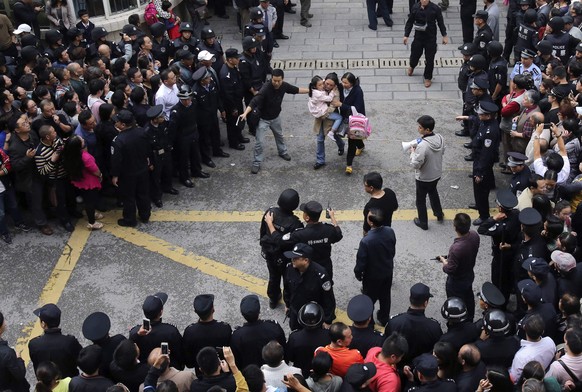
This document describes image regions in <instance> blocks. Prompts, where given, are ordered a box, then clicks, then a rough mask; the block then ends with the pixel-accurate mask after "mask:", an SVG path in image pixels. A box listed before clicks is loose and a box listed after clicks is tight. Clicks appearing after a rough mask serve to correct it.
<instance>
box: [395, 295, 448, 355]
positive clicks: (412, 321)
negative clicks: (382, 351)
mask: <svg viewBox="0 0 582 392" xmlns="http://www.w3.org/2000/svg"><path fill="white" fill-rule="evenodd" d="M432 296H433V295H432V294H431V293H430V288H429V287H428V286H427V285H425V284H423V283H416V284H415V285H413V286H412V287H411V288H410V306H409V308H408V310H407V311H406V312H405V313H400V314H398V315H396V316H394V317H392V318H391V319H390V321H388V324H386V328H385V330H384V335H385V336H389V335H390V334H391V333H392V332H400V333H401V334H402V335H404V337H405V338H406V341H407V342H408V353H407V354H406V355H405V356H404V358H403V359H402V363H403V364H410V363H412V359H413V358H416V357H417V356H419V355H420V354H422V353H427V352H431V351H432V349H433V347H434V344H435V343H436V342H438V341H439V339H440V338H441V336H442V334H443V331H442V330H441V326H440V324H439V322H438V321H436V320H435V319H433V318H428V317H426V316H425V314H424V313H425V310H426V307H427V306H428V302H429V299H430V297H432Z"/></svg>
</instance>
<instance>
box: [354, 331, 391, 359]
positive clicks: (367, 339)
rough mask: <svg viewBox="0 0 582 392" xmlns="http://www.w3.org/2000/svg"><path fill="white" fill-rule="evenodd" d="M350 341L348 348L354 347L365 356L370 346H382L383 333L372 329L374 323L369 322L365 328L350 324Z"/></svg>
mask: <svg viewBox="0 0 582 392" xmlns="http://www.w3.org/2000/svg"><path fill="white" fill-rule="evenodd" d="M350 328H351V329H352V342H351V343H350V348H352V349H356V350H358V351H359V352H360V354H362V357H364V358H366V355H367V354H368V350H369V349H371V348H372V347H382V344H383V343H384V335H382V334H381V333H380V332H378V331H376V330H375V329H374V323H373V322H371V323H370V324H369V325H368V326H367V327H366V328H358V327H356V326H353V325H352V326H351V327H350Z"/></svg>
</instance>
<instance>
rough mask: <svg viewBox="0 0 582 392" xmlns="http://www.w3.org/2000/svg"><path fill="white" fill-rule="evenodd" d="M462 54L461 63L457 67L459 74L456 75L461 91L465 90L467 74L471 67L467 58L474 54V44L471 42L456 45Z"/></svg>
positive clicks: (467, 79)
mask: <svg viewBox="0 0 582 392" xmlns="http://www.w3.org/2000/svg"><path fill="white" fill-rule="evenodd" d="M458 49H459V50H460V51H461V54H462V55H463V64H462V65H461V68H460V69H459V76H458V77H457V86H458V87H459V90H461V92H465V90H467V86H468V82H469V75H470V74H471V68H470V67H469V60H470V59H471V57H472V56H473V55H474V54H475V46H474V45H473V44H472V43H468V44H463V45H461V46H459V47H458Z"/></svg>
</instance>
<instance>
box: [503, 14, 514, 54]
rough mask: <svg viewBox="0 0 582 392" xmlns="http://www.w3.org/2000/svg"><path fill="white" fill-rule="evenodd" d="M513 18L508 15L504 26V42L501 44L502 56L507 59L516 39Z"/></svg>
mask: <svg viewBox="0 0 582 392" xmlns="http://www.w3.org/2000/svg"><path fill="white" fill-rule="evenodd" d="M516 27H517V26H516V25H515V18H514V17H508V18H507V25H506V26H505V42H504V45H503V58H504V59H505V60H507V61H509V57H510V56H511V52H512V51H513V46H514V45H515V42H516V40H517V33H516Z"/></svg>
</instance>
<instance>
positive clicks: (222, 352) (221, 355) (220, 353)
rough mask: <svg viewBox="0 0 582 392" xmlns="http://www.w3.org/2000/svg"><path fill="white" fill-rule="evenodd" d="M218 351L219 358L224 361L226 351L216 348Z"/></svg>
mask: <svg viewBox="0 0 582 392" xmlns="http://www.w3.org/2000/svg"><path fill="white" fill-rule="evenodd" d="M214 348H215V349H216V352H217V353H218V358H220V359H224V350H223V349H222V347H214Z"/></svg>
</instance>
